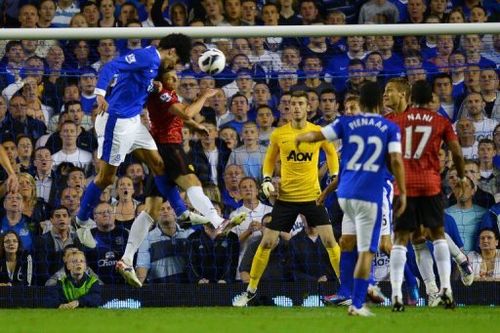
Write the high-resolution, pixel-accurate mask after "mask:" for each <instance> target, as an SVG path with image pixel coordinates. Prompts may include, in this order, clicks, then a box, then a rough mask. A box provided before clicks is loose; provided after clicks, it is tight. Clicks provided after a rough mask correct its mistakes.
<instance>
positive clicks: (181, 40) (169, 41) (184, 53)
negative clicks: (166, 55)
mask: <svg viewBox="0 0 500 333" xmlns="http://www.w3.org/2000/svg"><path fill="white" fill-rule="evenodd" d="M191 45H192V40H191V37H189V36H186V35H184V34H170V35H167V36H165V37H163V38H162V39H161V40H160V44H159V45H158V47H159V48H161V49H165V50H167V49H172V48H173V49H175V52H176V53H177V55H178V56H179V60H180V62H181V63H182V64H187V63H188V62H189V58H190V55H191Z"/></svg>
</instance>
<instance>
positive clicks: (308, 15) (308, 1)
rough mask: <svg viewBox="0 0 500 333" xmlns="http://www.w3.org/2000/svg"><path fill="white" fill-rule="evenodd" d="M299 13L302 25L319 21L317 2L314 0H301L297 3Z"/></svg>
mask: <svg viewBox="0 0 500 333" xmlns="http://www.w3.org/2000/svg"><path fill="white" fill-rule="evenodd" d="M299 14H300V18H301V19H302V24H303V25H309V24H313V23H314V22H318V21H321V15H320V13H319V8H318V4H317V3H316V1H315V0H301V1H300V4H299Z"/></svg>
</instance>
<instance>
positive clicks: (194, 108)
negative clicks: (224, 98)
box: [168, 89, 217, 120]
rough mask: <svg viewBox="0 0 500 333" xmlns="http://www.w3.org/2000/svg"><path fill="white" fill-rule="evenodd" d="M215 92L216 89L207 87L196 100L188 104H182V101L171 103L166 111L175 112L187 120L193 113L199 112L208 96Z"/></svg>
mask: <svg viewBox="0 0 500 333" xmlns="http://www.w3.org/2000/svg"><path fill="white" fill-rule="evenodd" d="M216 94H217V90H215V89H208V90H207V91H206V92H205V93H204V94H203V95H201V96H200V97H199V98H198V99H196V101H194V102H193V103H192V104H190V105H184V104H182V103H176V104H174V105H172V106H171V107H170V108H169V109H168V112H171V113H173V114H175V115H176V116H179V117H181V118H182V120H189V119H191V118H193V117H194V116H195V115H197V114H198V113H200V111H201V109H202V108H203V105H204V104H205V102H206V101H207V99H209V98H210V97H213V96H215V95H216Z"/></svg>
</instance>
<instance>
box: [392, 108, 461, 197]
mask: <svg viewBox="0 0 500 333" xmlns="http://www.w3.org/2000/svg"><path fill="white" fill-rule="evenodd" d="M391 118H392V119H391V120H392V121H393V122H395V123H396V124H397V125H398V126H399V128H400V130H401V136H402V138H401V146H402V150H403V162H404V166H405V174H406V191H407V195H408V196H410V197H416V196H433V195H436V194H438V193H439V192H440V191H441V176H440V174H439V157H438V156H439V149H440V147H441V143H442V142H443V141H444V142H446V143H448V142H450V141H456V140H458V139H457V136H456V134H455V132H454V131H453V128H452V127H451V124H450V122H449V121H448V120H446V119H445V118H444V117H441V116H440V115H438V114H437V113H436V112H433V111H431V110H428V109H417V108H408V109H407V110H406V111H405V112H403V113H401V114H398V115H395V116H391Z"/></svg>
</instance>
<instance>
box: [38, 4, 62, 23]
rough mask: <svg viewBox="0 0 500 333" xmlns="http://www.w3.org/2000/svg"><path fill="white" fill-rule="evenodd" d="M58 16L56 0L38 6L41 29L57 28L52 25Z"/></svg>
mask: <svg viewBox="0 0 500 333" xmlns="http://www.w3.org/2000/svg"><path fill="white" fill-rule="evenodd" d="M55 15H56V3H55V1H54V0H42V1H40V2H39V4H38V17H39V19H38V24H37V26H38V27H39V28H54V27H57V26H56V25H54V24H53V23H52V21H53V20H54V17H55Z"/></svg>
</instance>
